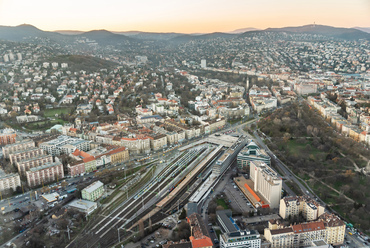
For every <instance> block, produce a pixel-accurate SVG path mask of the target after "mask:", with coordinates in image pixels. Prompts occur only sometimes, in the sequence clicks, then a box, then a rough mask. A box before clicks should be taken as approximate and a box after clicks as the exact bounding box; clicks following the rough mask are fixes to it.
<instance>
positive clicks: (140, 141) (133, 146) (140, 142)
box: [121, 137, 150, 154]
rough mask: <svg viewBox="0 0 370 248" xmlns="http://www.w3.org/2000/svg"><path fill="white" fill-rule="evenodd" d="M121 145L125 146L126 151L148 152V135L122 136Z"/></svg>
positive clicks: (134, 152)
mask: <svg viewBox="0 0 370 248" xmlns="http://www.w3.org/2000/svg"><path fill="white" fill-rule="evenodd" d="M121 145H122V146H124V147H126V148H127V149H128V151H129V152H130V153H133V154H139V153H148V152H150V138H149V137H138V138H122V139H121Z"/></svg>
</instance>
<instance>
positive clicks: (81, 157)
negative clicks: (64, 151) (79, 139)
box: [70, 149, 97, 173]
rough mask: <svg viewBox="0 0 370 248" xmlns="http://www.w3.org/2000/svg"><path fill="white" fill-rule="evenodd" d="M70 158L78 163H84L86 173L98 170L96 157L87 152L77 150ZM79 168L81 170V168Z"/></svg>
mask: <svg viewBox="0 0 370 248" xmlns="http://www.w3.org/2000/svg"><path fill="white" fill-rule="evenodd" d="M70 156H71V157H73V158H74V159H76V160H77V161H82V162H83V163H84V167H85V172H86V173H89V172H92V171H94V170H96V169H97V167H96V159H95V157H94V156H92V155H90V154H89V153H87V152H84V151H80V150H79V149H76V150H75V151H74V152H73V153H72V154H70ZM79 168H81V166H80V167H79Z"/></svg>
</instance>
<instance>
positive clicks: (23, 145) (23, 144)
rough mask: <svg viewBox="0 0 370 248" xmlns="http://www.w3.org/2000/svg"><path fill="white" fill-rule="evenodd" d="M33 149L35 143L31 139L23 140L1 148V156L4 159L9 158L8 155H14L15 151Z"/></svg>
mask: <svg viewBox="0 0 370 248" xmlns="http://www.w3.org/2000/svg"><path fill="white" fill-rule="evenodd" d="M31 147H35V142H34V141H33V140H31V139H25V140H22V141H19V142H15V143H13V144H8V145H6V146H3V148H2V149H3V156H4V157H5V158H9V154H10V153H14V152H16V151H21V150H26V149H28V148H31Z"/></svg>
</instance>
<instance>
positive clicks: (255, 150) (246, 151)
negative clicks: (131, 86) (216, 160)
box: [237, 140, 271, 169]
mask: <svg viewBox="0 0 370 248" xmlns="http://www.w3.org/2000/svg"><path fill="white" fill-rule="evenodd" d="M250 161H261V162H264V163H265V164H267V165H270V161H271V158H270V156H269V155H268V154H267V153H266V151H265V150H263V149H260V148H259V147H258V146H257V145H256V143H254V141H253V140H251V141H250V142H249V143H248V144H247V145H246V146H245V148H243V149H242V150H241V151H240V152H239V154H238V157H237V162H238V167H239V168H240V169H243V168H248V167H249V163H250Z"/></svg>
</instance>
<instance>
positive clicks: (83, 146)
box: [40, 135, 90, 156]
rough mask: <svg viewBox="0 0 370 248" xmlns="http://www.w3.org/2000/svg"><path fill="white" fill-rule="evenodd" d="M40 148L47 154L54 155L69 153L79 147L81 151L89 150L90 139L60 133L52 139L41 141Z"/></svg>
mask: <svg viewBox="0 0 370 248" xmlns="http://www.w3.org/2000/svg"><path fill="white" fill-rule="evenodd" d="M66 145H67V146H66ZM68 145H69V146H68ZM40 148H41V149H43V150H44V151H45V152H47V153H48V154H50V155H52V156H56V155H61V154H63V153H69V152H70V151H71V150H76V149H79V150H81V151H88V150H90V141H87V140H83V139H79V138H74V137H70V136H66V135H61V136H59V137H58V138H56V139H54V140H50V141H47V142H43V143H41V144H40Z"/></svg>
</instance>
